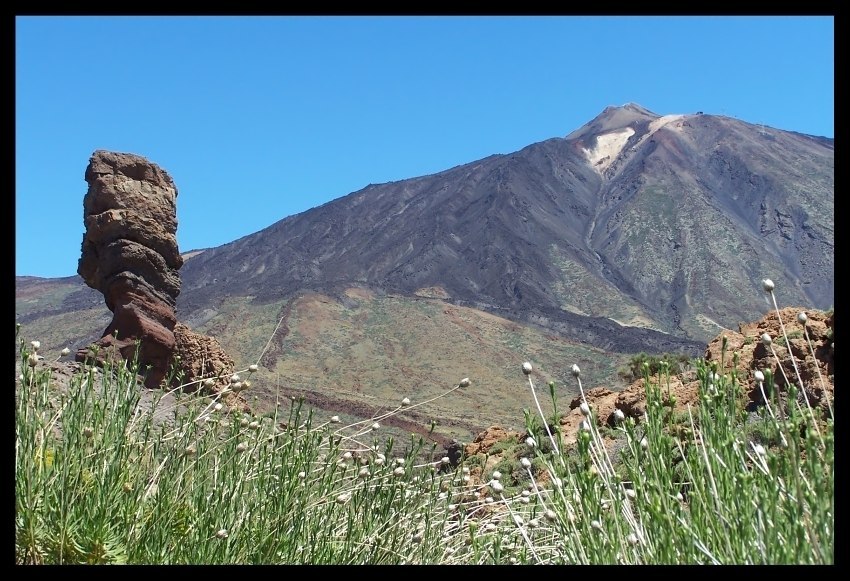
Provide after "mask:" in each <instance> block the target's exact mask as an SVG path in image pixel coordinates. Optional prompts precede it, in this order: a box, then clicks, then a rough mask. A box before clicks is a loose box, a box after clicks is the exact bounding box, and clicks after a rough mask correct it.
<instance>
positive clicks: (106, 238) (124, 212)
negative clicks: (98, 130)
mask: <svg viewBox="0 0 850 581" xmlns="http://www.w3.org/2000/svg"><path fill="white" fill-rule="evenodd" d="M85 179H86V182H88V184H89V187H88V192H87V193H86V196H85V198H84V200H83V208H84V220H85V225H86V233H85V235H84V236H83V244H82V256H81V258H80V261H79V265H78V268H77V272H78V273H79V275H80V276H81V277H82V278H83V280H84V281H85V282H86V284H87V285H89V286H90V287H92V288H94V289H96V290H98V291H100V292H101V293H103V296H104V298H105V299H106V306H107V307H108V308H109V310H110V311H112V313H113V318H112V321H111V322H110V323H109V326H108V327H107V328H106V330H105V331H104V333H103V337H102V338H101V339H100V341H98V343H97V345H98V353H100V355H99V358H101V359H102V358H103V357H106V356H108V354H109V353H110V352H113V353H114V350H117V351H119V352H120V354H121V356H122V357H123V358H124V359H132V358H133V357H134V355H136V354H135V344H136V340H137V339H140V340H141V350H140V352H139V353H138V358H139V362H140V363H141V365H142V366H143V367H144V366H149V369H148V372H147V375H146V381H145V383H146V385H147V386H149V387H156V386H159V385H160V383H161V382H162V380H163V378H164V377H165V376H166V374H167V372H168V369H169V365H170V363H171V358H172V355H173V352H174V346H175V338H174V326H175V324H176V323H177V317H176V314H175V308H176V305H177V296H178V295H179V294H180V277H179V275H178V269H179V268H180V267H181V266H182V265H183V258H182V257H181V256H180V252H179V251H178V247H177V238H176V234H177V188H176V187H175V185H174V181H173V180H172V179H171V176H169V175H168V173H167V172H166V171H165V170H163V169H162V168H160V167H159V166H157V165H156V164H154V163H151V162H149V161H148V160H146V159H145V158H143V157H140V156H138V155H133V154H127V153H114V152H110V151H95V152H94V154H93V155H92V157H91V159H90V160H89V165H88V167H87V168H86V174H85ZM112 348H114V349H112ZM89 356H91V349H90V348H89V349H84V350H81V351H80V352H78V353H77V360H84V359H86V358H87V357H89Z"/></svg>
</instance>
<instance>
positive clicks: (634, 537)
mask: <svg viewBox="0 0 850 581" xmlns="http://www.w3.org/2000/svg"><path fill="white" fill-rule="evenodd" d="M626 541H628V543H629V544H630V545H636V544H638V538H637V535H636V534H634V533H629V535H628V536H627V537H626Z"/></svg>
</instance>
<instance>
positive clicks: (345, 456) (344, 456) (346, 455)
mask: <svg viewBox="0 0 850 581" xmlns="http://www.w3.org/2000/svg"><path fill="white" fill-rule="evenodd" d="M342 457H343V459H345V460H351V452H345V453H343V455H342Z"/></svg>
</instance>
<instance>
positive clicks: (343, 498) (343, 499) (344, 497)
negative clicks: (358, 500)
mask: <svg viewBox="0 0 850 581" xmlns="http://www.w3.org/2000/svg"><path fill="white" fill-rule="evenodd" d="M349 498H351V495H350V494H348V493H345V492H343V493H342V494H340V495H339V496H337V497H336V503H337V504H345V503H346V502H348V499H349Z"/></svg>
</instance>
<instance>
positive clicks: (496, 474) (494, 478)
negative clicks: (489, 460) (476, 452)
mask: <svg viewBox="0 0 850 581" xmlns="http://www.w3.org/2000/svg"><path fill="white" fill-rule="evenodd" d="M501 477H502V473H501V472H499V471H498V470H494V471H493V480H499V479H500V478H501Z"/></svg>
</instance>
